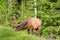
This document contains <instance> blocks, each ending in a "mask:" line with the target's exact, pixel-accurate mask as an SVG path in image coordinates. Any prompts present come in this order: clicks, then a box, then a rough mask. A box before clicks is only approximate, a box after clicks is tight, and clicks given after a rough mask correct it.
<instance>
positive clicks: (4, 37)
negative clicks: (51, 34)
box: [0, 26, 60, 40]
mask: <svg viewBox="0 0 60 40" xmlns="http://www.w3.org/2000/svg"><path fill="white" fill-rule="evenodd" d="M59 39H60V36H57V39H56V40H59ZM0 40H48V39H46V38H45V37H43V36H41V37H37V36H35V35H31V34H27V30H22V31H19V32H16V31H15V29H13V28H11V27H3V26H1V27H0Z"/></svg>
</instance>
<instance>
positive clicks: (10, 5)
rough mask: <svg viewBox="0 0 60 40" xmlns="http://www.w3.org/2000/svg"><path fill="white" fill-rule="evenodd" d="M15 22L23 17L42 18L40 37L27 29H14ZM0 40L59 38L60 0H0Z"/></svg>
mask: <svg viewBox="0 0 60 40" xmlns="http://www.w3.org/2000/svg"><path fill="white" fill-rule="evenodd" d="M13 17H15V20H16V22H17V23H21V22H22V21H23V20H24V19H25V18H29V17H32V18H33V17H36V18H39V19H41V20H42V28H41V31H40V35H41V36H40V37H37V36H36V32H34V35H32V34H28V33H27V30H21V31H19V32H16V31H15V28H13V26H10V24H13V23H14V21H13ZM0 40H60V0H0Z"/></svg>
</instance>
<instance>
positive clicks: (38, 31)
mask: <svg viewBox="0 0 60 40" xmlns="http://www.w3.org/2000/svg"><path fill="white" fill-rule="evenodd" d="M36 31H37V36H38V37H40V27H39V28H37V29H36Z"/></svg>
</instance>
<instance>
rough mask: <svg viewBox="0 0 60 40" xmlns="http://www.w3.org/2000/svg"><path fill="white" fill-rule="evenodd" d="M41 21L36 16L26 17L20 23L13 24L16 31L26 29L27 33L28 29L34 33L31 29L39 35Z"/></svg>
mask: <svg viewBox="0 0 60 40" xmlns="http://www.w3.org/2000/svg"><path fill="white" fill-rule="evenodd" d="M41 25H42V21H41V20H40V19H38V18H26V19H25V20H24V21H23V22H21V23H20V24H18V23H17V24H15V25H13V26H14V27H16V31H20V30H24V29H27V30H28V34H30V30H31V31H32V34H34V32H33V30H36V32H37V36H40V30H41Z"/></svg>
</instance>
